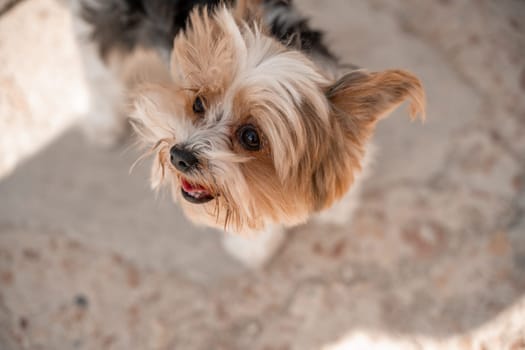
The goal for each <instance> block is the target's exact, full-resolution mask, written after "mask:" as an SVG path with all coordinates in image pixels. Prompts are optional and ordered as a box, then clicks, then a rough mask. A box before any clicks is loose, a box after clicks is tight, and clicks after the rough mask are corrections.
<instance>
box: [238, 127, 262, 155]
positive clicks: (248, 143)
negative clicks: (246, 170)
mask: <svg viewBox="0 0 525 350" xmlns="http://www.w3.org/2000/svg"><path fill="white" fill-rule="evenodd" d="M237 137H238V138H239V142H240V144H241V146H242V147H244V149H246V150H247V151H258V150H260V149H261V139H260V137H259V133H258V132H257V129H256V128H255V126H253V125H250V124H247V125H244V126H241V127H240V128H239V130H238V131H237Z"/></svg>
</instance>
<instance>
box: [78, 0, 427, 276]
mask: <svg viewBox="0 0 525 350" xmlns="http://www.w3.org/2000/svg"><path fill="white" fill-rule="evenodd" d="M72 1H73V10H74V12H75V13H76V14H77V17H78V18H77V20H76V21H75V27H76V32H77V37H78V38H79V44H80V48H81V50H82V51H81V52H82V56H83V59H84V62H85V66H86V71H87V79H88V81H89V83H90V86H91V87H92V91H91V94H92V99H93V101H92V104H91V105H92V111H91V113H90V120H89V123H88V128H89V129H90V130H91V134H92V135H94V137H95V138H96V139H97V140H98V141H99V142H104V143H112V142H113V141H114V140H115V139H116V136H117V135H119V134H120V133H121V131H122V130H123V129H124V127H123V125H124V122H123V120H124V118H121V117H120V116H121V115H122V114H126V113H123V111H124V109H123V106H124V105H125V104H124V103H123V101H124V99H125V97H126V96H127V95H131V96H132V98H131V104H132V112H131V117H132V124H133V126H134V128H135V130H136V132H137V133H138V135H139V136H140V138H141V140H142V141H143V142H144V143H145V144H146V145H148V147H149V149H150V150H151V151H150V152H149V153H148V154H150V155H154V165H153V171H152V184H153V187H154V188H158V187H160V186H161V185H163V184H168V185H169V186H170V187H171V189H172V193H173V197H174V199H175V201H177V202H178V203H180V205H181V206H182V208H183V210H184V212H185V214H186V215H187V216H188V218H190V219H191V220H192V221H193V222H195V223H197V224H201V225H206V226H211V227H216V228H219V229H222V230H224V231H226V232H229V233H234V234H226V235H225V239H224V243H225V247H226V249H227V250H228V251H229V252H230V253H231V254H232V255H233V256H234V257H236V258H237V259H239V260H240V261H242V262H243V263H244V264H246V265H247V266H250V267H259V266H262V265H264V263H265V262H267V261H268V259H269V258H270V257H271V256H272V255H273V253H274V252H275V251H276V250H277V249H278V247H279V246H280V244H281V242H282V240H283V237H284V229H285V228H287V227H291V226H295V225H298V224H301V223H304V222H305V221H306V220H307V219H308V218H310V217H312V216H314V214H317V213H321V212H324V211H326V210H327V209H329V208H332V212H334V211H335V212H336V213H338V214H337V215H336V216H335V217H336V218H339V220H340V219H341V218H343V219H345V220H347V219H349V218H350V217H351V213H352V209H353V207H355V206H356V203H357V199H358V198H357V195H358V190H359V186H358V180H359V179H360V174H361V173H362V171H363V168H364V166H365V163H366V153H367V152H366V151H367V147H368V145H367V144H368V141H369V139H370V137H371V135H372V133H373V131H374V128H375V125H376V123H377V121H378V120H380V119H381V118H382V117H384V116H386V115H387V114H388V113H389V112H391V111H392V110H393V109H394V108H395V107H397V106H398V105H399V104H401V103H402V102H403V101H405V100H407V99H410V100H411V105H410V112H411V116H412V117H413V118H415V117H416V116H417V115H418V114H421V115H422V116H424V109H425V96H424V91H423V88H422V85H421V83H420V81H419V79H418V78H416V77H415V76H414V75H412V74H410V73H408V72H406V71H402V70H387V71H382V72H376V73H368V72H365V71H363V70H356V69H351V68H346V69H347V72H344V69H345V66H342V65H340V64H339V63H338V61H337V59H336V58H335V56H334V55H333V54H332V53H331V52H330V51H329V50H328V49H327V47H326V46H325V45H324V43H323V39H322V33H321V32H319V31H317V30H314V29H312V28H310V26H309V24H308V22H307V20H306V19H305V18H304V17H303V16H301V15H300V14H299V13H298V12H297V10H296V8H295V7H294V6H293V4H292V3H291V0H289V1H286V0H246V1H242V0H239V1H236V2H235V1H213V0H208V1H207V0H190V1H183V0H163V1H162V0H72ZM132 58H133V59H132ZM130 62H131V63H130ZM130 72H132V73H131V75H133V76H134V77H135V78H131V79H130V78H129V76H130ZM137 72H140V73H137ZM137 76H140V79H137V78H136V77H137ZM137 81H139V82H140V83H139V84H136V82H137ZM130 86H132V88H130ZM130 89H131V90H133V92H132V93H130V92H129V90H130ZM128 115H129V113H128ZM320 217H321V218H328V219H329V220H333V219H334V216H330V215H329V214H323V215H321V216H320Z"/></svg>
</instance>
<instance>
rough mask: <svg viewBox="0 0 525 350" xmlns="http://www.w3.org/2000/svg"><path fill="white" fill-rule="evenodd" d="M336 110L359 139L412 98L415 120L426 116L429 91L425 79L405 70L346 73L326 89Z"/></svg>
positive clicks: (348, 128)
mask: <svg viewBox="0 0 525 350" xmlns="http://www.w3.org/2000/svg"><path fill="white" fill-rule="evenodd" d="M326 95H327V97H328V100H329V101H330V103H331V105H332V108H333V110H334V113H336V115H337V117H338V119H339V120H340V121H341V123H342V125H345V126H347V128H345V129H347V131H350V132H351V133H352V134H354V136H355V137H357V138H358V139H359V141H363V138H364V139H367V138H368V137H369V136H370V135H371V133H372V131H373V129H374V126H375V124H376V122H377V121H378V120H380V119H381V118H382V117H385V116H387V115H388V113H390V112H391V111H392V110H393V109H394V108H396V107H397V106H399V105H400V104H401V103H402V102H404V101H406V100H410V101H411V102H410V116H411V118H412V119H415V118H417V116H418V115H421V118H422V119H424V117H425V92H424V90H423V86H422V84H421V81H420V80H419V79H418V78H417V77H416V76H414V75H413V74H411V73H409V72H406V71H403V70H386V71H383V72H376V73H367V72H364V71H354V72H351V73H349V74H346V75H345V76H343V77H342V78H341V79H339V80H338V81H337V82H336V83H335V84H333V85H332V86H330V87H329V88H328V90H327V92H326Z"/></svg>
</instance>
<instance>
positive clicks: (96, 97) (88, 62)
mask: <svg viewBox="0 0 525 350" xmlns="http://www.w3.org/2000/svg"><path fill="white" fill-rule="evenodd" d="M80 3H81V0H71V7H72V10H73V12H74V13H75V14H76V16H75V20H74V21H73V30H74V33H75V39H76V41H77V44H78V48H79V51H80V56H81V58H82V63H83V64H84V73H85V79H86V83H87V86H88V92H89V96H88V98H89V102H88V103H89V111H88V112H87V114H86V115H85V116H84V118H83V123H82V126H83V129H84V131H85V134H86V136H87V137H88V138H89V139H90V140H91V141H93V142H94V143H96V144H99V145H102V146H113V145H115V144H116V143H117V142H118V141H119V140H120V138H121V137H122V136H123V134H124V132H125V130H126V123H125V120H124V118H123V116H122V115H121V108H122V104H123V90H124V89H123V86H122V83H121V81H120V80H119V79H118V77H117V75H116V74H115V72H114V71H112V70H111V68H110V67H108V65H106V63H105V62H104V61H102V59H101V57H100V54H99V52H98V48H97V46H96V44H95V43H93V42H92V41H91V40H90V38H89V36H90V33H91V26H90V25H89V24H88V23H86V22H85V21H83V20H82V17H81V16H80V14H79V11H80ZM83 3H86V1H85V0H84V1H83Z"/></svg>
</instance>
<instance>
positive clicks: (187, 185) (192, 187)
mask: <svg viewBox="0 0 525 350" xmlns="http://www.w3.org/2000/svg"><path fill="white" fill-rule="evenodd" d="M181 185H182V189H183V190H184V191H186V192H188V193H191V192H207V190H206V188H204V187H202V186H200V185H192V184H191V183H189V182H188V181H186V179H184V178H181Z"/></svg>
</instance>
